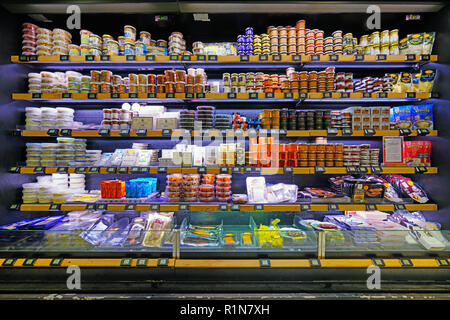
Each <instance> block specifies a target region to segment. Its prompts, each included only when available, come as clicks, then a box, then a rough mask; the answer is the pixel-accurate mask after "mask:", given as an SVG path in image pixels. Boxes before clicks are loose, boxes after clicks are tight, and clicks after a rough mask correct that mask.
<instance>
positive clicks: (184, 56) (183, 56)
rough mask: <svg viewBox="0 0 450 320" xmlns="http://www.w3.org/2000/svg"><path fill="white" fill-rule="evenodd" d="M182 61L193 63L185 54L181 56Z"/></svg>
mask: <svg viewBox="0 0 450 320" xmlns="http://www.w3.org/2000/svg"><path fill="white" fill-rule="evenodd" d="M181 61H191V56H190V55H187V54H183V55H182V56H181Z"/></svg>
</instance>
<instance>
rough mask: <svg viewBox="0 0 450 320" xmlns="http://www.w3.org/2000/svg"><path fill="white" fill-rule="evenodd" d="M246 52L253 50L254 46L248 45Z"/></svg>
mask: <svg viewBox="0 0 450 320" xmlns="http://www.w3.org/2000/svg"><path fill="white" fill-rule="evenodd" d="M245 50H248V51H251V50H253V45H252V44H247V45H246V46H245Z"/></svg>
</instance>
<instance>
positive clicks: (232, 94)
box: [227, 92, 236, 99]
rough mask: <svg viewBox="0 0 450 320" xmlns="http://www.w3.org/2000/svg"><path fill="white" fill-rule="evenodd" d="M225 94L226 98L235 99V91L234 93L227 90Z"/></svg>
mask: <svg viewBox="0 0 450 320" xmlns="http://www.w3.org/2000/svg"><path fill="white" fill-rule="evenodd" d="M227 96H228V99H236V93H234V92H229V93H228V95H227Z"/></svg>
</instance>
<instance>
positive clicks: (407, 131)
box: [398, 129, 412, 136]
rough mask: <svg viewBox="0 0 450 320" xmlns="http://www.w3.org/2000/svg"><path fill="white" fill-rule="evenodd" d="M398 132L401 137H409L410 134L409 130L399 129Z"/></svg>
mask: <svg viewBox="0 0 450 320" xmlns="http://www.w3.org/2000/svg"><path fill="white" fill-rule="evenodd" d="M398 131H399V134H400V135H401V136H409V135H410V134H411V133H412V131H411V129H399V130H398Z"/></svg>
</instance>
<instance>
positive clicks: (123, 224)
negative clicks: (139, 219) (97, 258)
mask: <svg viewBox="0 0 450 320" xmlns="http://www.w3.org/2000/svg"><path fill="white" fill-rule="evenodd" d="M130 227H131V225H130V219H129V218H126V217H125V218H121V219H119V220H118V221H116V222H114V223H113V224H112V225H111V226H110V227H109V228H108V229H106V230H105V231H104V232H103V233H102V234H101V237H100V239H99V245H100V247H121V246H122V245H123V243H124V242H125V241H126V240H127V236H128V232H129V230H130Z"/></svg>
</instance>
